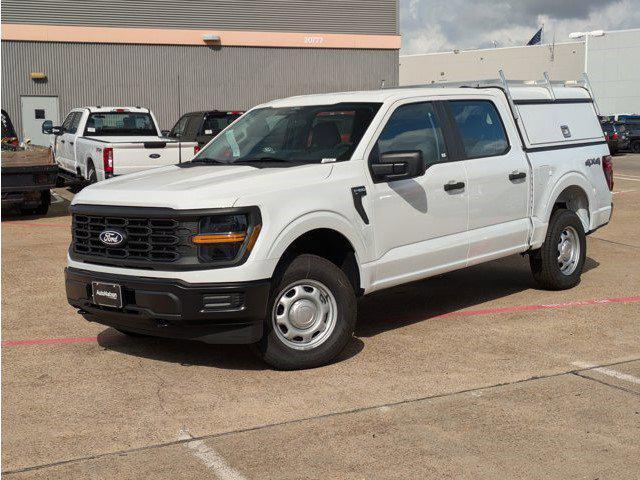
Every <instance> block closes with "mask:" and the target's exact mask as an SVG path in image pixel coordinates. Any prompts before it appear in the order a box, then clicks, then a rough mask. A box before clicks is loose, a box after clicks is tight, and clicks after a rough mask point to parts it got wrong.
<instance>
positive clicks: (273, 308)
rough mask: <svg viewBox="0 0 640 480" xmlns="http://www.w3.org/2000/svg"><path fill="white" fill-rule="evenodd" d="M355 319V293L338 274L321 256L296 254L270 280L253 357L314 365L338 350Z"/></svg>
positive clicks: (280, 364) (286, 365)
mask: <svg viewBox="0 0 640 480" xmlns="http://www.w3.org/2000/svg"><path fill="white" fill-rule="evenodd" d="M355 323H356V297H355V293H354V291H353V287H352V285H351V283H350V282H349V279H348V278H347V276H346V275H345V274H344V272H343V271H342V270H340V269H339V268H338V267H337V266H336V265H334V264H333V263H331V262H330V261H329V260H326V259H324V258H322V257H318V256H316V255H308V254H304V255H300V256H298V257H296V258H295V259H294V260H293V261H292V262H291V263H290V264H289V265H288V266H287V268H286V269H285V271H284V273H283V274H282V275H281V276H279V278H278V279H277V280H276V283H275V286H274V288H273V292H272V294H271V297H270V301H269V314H268V317H267V319H266V321H265V333H264V336H263V338H262V339H261V340H260V342H259V343H258V344H257V345H256V347H257V351H258V355H259V356H260V357H261V358H262V359H263V360H264V361H265V362H266V363H268V364H269V365H271V366H273V367H275V368H279V369H284V370H295V369H303V368H313V367H318V366H321V365H324V364H327V363H329V362H331V361H332V360H333V359H335V357H336V356H338V354H340V352H341V351H342V350H343V349H344V347H345V346H346V345H347V343H348V342H349V340H350V339H351V337H352V336H353V331H354V328H355Z"/></svg>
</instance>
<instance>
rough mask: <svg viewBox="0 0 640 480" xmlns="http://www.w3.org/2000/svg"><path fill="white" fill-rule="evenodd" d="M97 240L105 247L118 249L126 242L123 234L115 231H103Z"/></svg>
mask: <svg viewBox="0 0 640 480" xmlns="http://www.w3.org/2000/svg"><path fill="white" fill-rule="evenodd" d="M99 238H100V241H101V242H102V243H104V244H105V245H106V246H107V247H119V246H120V245H122V244H123V243H124V241H125V240H126V237H125V234H124V233H123V232H118V231H117V230H104V231H103V232H101V233H100V237H99Z"/></svg>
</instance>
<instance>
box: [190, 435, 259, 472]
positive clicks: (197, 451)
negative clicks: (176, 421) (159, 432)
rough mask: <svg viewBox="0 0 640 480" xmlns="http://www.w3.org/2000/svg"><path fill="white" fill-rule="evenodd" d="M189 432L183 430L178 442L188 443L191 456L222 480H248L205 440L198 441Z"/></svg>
mask: <svg viewBox="0 0 640 480" xmlns="http://www.w3.org/2000/svg"><path fill="white" fill-rule="evenodd" d="M192 438H193V437H192V436H191V434H190V433H189V430H187V429H186V428H182V430H180V435H178V440H181V441H186V443H184V444H183V445H184V446H185V447H186V448H188V449H189V450H190V451H191V454H192V455H193V456H194V457H196V458H197V459H198V460H200V461H201V462H202V463H203V464H204V465H205V466H206V467H207V468H208V469H209V470H211V471H212V472H213V474H214V475H215V476H216V477H217V478H219V479H220V480H247V479H246V477H245V476H244V475H242V474H241V473H240V472H238V471H237V470H236V469H234V468H233V467H232V466H231V465H229V464H228V463H227V462H226V460H225V459H224V458H223V457H222V456H221V455H220V454H219V453H218V452H216V451H215V450H214V449H212V448H211V447H209V446H208V445H207V444H206V443H204V441H203V440H196V439H193V440H191V439H192Z"/></svg>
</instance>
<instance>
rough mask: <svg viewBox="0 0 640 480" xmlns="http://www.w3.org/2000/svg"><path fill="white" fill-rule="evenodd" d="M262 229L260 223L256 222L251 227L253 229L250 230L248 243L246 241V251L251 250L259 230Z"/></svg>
mask: <svg viewBox="0 0 640 480" xmlns="http://www.w3.org/2000/svg"><path fill="white" fill-rule="evenodd" d="M261 229H262V225H260V224H258V225H256V226H255V227H254V228H253V231H252V232H251V236H249V243H247V252H250V251H251V250H253V246H254V245H255V244H256V241H257V240H258V234H259V233H260V230H261Z"/></svg>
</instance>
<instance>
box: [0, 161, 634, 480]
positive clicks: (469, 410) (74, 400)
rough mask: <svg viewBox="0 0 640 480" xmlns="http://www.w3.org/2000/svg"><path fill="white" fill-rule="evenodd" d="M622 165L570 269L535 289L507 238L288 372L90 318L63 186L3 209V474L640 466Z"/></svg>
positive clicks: (371, 315) (488, 471)
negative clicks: (76, 290) (496, 255)
mask: <svg viewBox="0 0 640 480" xmlns="http://www.w3.org/2000/svg"><path fill="white" fill-rule="evenodd" d="M614 165H615V173H616V176H615V188H614V203H615V210H614V218H613V220H612V222H611V223H610V224H609V225H608V226H606V227H604V228H602V229H601V230H599V231H597V232H596V233H594V234H593V235H591V236H589V238H588V252H587V255H588V258H587V263H586V271H585V272H584V274H583V276H582V282H581V284H580V285H579V286H578V287H576V288H575V289H572V290H568V291H563V292H548V291H542V290H537V289H536V288H535V286H534V283H533V279H532V277H531V274H530V272H529V267H528V260H527V259H526V258H522V257H520V256H515V257H510V258H507V259H503V260H499V261H495V262H491V263H488V264H484V265H479V266H476V267H473V268H470V269H467V270H463V271H458V272H454V273H451V274H447V275H442V276H439V277H436V278H433V279H429V280H426V281H422V282H418V283H414V284H411V285H408V286H403V287H400V288H394V289H392V290H388V291H384V292H381V293H378V294H375V295H372V296H370V297H366V298H364V299H362V300H361V301H360V303H359V323H358V327H357V331H356V338H354V339H353V341H352V343H351V344H350V345H349V347H348V349H347V351H345V352H344V354H343V355H342V357H341V359H340V360H339V361H338V362H337V363H335V364H333V365H330V366H327V367H323V368H319V369H315V370H307V371H300V372H279V371H273V370H269V369H267V368H266V367H265V366H264V365H263V364H262V363H260V362H259V361H258V360H256V359H255V358H254V357H253V356H252V355H251V354H250V352H249V349H248V348H247V347H244V346H208V345H203V344H197V343H190V342H183V341H174V340H161V339H139V338H138V339H134V338H128V337H125V336H123V335H121V334H119V333H118V332H116V331H115V330H112V329H109V328H106V327H102V326H100V325H95V324H90V323H88V322H86V321H85V320H83V319H82V318H81V317H80V316H79V315H77V314H76V313H75V312H74V310H73V309H72V308H71V307H70V306H69V305H68V304H67V302H66V298H65V293H64V284H63V268H64V265H65V257H66V249H67V246H68V244H69V240H70V231H69V224H70V217H69V216H68V214H67V207H68V203H67V202H66V201H65V200H64V199H60V198H59V199H58V201H57V203H55V204H54V205H53V207H52V210H51V212H50V214H49V215H48V216H47V217H45V218H36V217H18V216H12V215H9V214H7V215H3V222H2V321H3V325H2V326H3V332H2V343H3V347H2V366H3V368H2V429H3V435H2V453H3V455H2V472H3V474H4V475H5V476H6V478H15V479H35V478H47V479H69V478H74V479H75V478H89V479H102V478H119V479H138V478H153V479H165V478H166V479H182V478H198V479H203V478H219V479H235V480H242V479H302V478H318V479H328V478H336V479H337V478H339V479H363V478H367V479H371V478H380V479H388V478H398V479H408V478H412V479H413V478H473V479H478V478H562V479H568V478H589V479H596V478H599V479H608V478H611V479H626V478H628V479H632V478H634V479H635V478H638V477H640V216H639V210H638V209H639V206H640V155H631V154H627V155H620V156H616V157H615V158H614ZM61 193H62V194H63V195H65V196H67V197H68V196H69V195H68V194H67V193H63V192H61Z"/></svg>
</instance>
